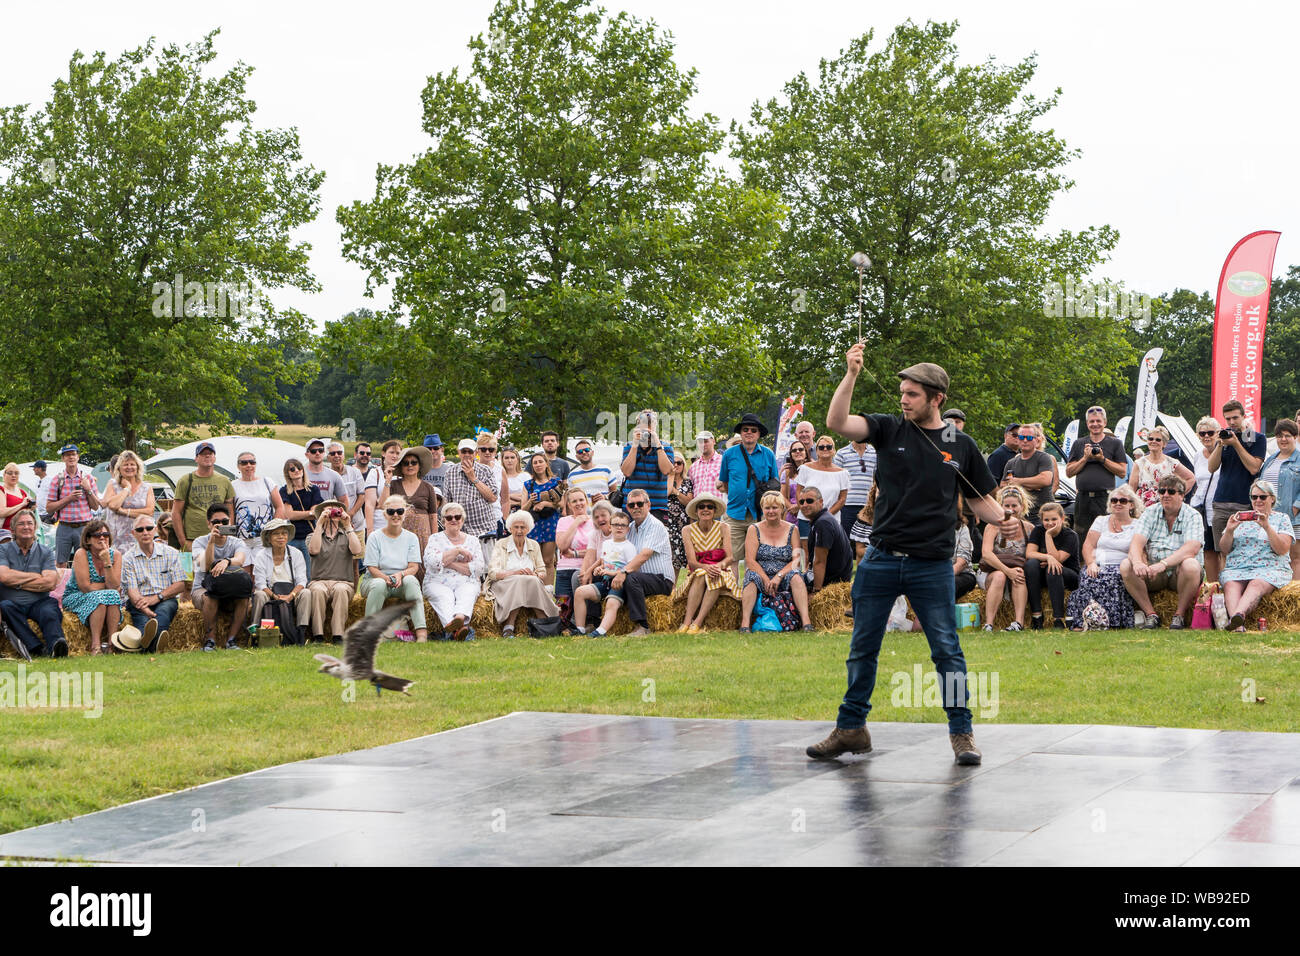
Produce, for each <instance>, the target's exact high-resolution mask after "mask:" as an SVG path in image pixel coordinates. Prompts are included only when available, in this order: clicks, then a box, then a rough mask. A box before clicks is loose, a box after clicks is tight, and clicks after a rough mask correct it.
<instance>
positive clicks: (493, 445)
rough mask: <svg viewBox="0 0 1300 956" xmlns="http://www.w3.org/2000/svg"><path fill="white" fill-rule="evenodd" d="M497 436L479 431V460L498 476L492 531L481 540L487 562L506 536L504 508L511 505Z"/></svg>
mask: <svg viewBox="0 0 1300 956" xmlns="http://www.w3.org/2000/svg"><path fill="white" fill-rule="evenodd" d="M497 446H498V443H497V436H496V435H495V434H493V433H492V432H489V431H481V432H479V433H478V457H477V459H476V460H477V462H478V463H479V464H480V465H484V466H485V467H487V468H488V469H489V470H490V471H491V472H492V474H493V476H494V477H495V478H496V483H497V484H496V488H497V499H496V501H494V502H492V521H493V526H492V531H491V532H490V533H488V534H485V535H483V536H482V537H481V538H480V539H479V540H480V541H482V542H483V561H484V563H485V564H487V563H491V561H492V552H493V551H494V550H495V549H496V544H497V542H498V541H500V540H501V539H502V538H504V537H505V536H506V522H505V517H506V514H505V511H504V510H503V508H502V504H503V503H504V504H505V505H506V507H509V500H508V498H509V496H508V494H507V488H506V470H505V468H503V467H502V465H501V462H500V461H498V460H497Z"/></svg>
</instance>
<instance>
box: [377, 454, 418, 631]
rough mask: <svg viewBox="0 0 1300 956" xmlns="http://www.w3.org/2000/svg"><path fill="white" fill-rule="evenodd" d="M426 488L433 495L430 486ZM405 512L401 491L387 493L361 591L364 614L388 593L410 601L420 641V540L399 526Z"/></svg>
mask: <svg viewBox="0 0 1300 956" xmlns="http://www.w3.org/2000/svg"><path fill="white" fill-rule="evenodd" d="M415 450H416V449H412V448H407V449H404V450H403V452H402V457H401V460H400V462H399V464H400V465H403V466H405V465H406V463H407V460H408V458H409V457H410V455H409V453H411V452H414V451H415ZM420 450H424V449H420ZM426 453H427V452H426ZM415 460H416V462H417V463H418V464H422V463H423V460H422V456H416V458H415ZM405 470H406V469H405V468H403V471H405ZM426 470H427V469H426ZM415 479H416V481H422V479H421V478H420V477H419V472H416V473H415ZM423 483H424V484H426V485H428V484H430V483H429V482H423ZM397 484H398V481H394V482H393V485H397ZM425 491H426V493H428V494H429V495H430V496H431V497H432V492H433V488H432V487H429V488H426V489H425ZM406 512H407V502H406V499H405V498H403V497H402V496H401V495H389V496H388V497H387V498H385V499H384V520H385V522H386V523H385V526H384V529H383V530H382V531H380V532H379V533H378V534H373V535H371V536H370V540H369V541H367V542H366V559H365V561H366V573H365V574H364V575H362V577H361V593H362V595H363V596H364V597H365V599H366V614H367V615H371V614H374V613H375V612H376V611H378V610H379V609H380V608H382V607H383V606H384V602H385V601H387V600H388V599H389V598H390V597H395V598H397V599H398V600H399V601H410V602H412V603H413V604H414V607H412V608H411V626H412V627H413V628H414V629H415V640H416V641H417V642H418V643H421V644H422V643H424V642H425V641H427V640H428V639H429V629H428V628H427V627H426V626H425V619H424V599H423V597H422V596H421V594H420V585H419V579H418V578H417V577H416V571H417V570H420V569H421V564H422V562H421V560H420V541H419V539H418V538H417V537H416V536H415V534H414V533H412V532H410V531H408V530H406V529H405V528H404V527H403V526H402V524H403V520H404V518H405V516H406Z"/></svg>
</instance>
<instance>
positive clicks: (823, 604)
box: [808, 581, 853, 631]
mask: <svg viewBox="0 0 1300 956" xmlns="http://www.w3.org/2000/svg"><path fill="white" fill-rule="evenodd" d="M852 606H853V582H852V581H837V582H836V583H835V584H828V585H826V587H824V588H822V589H821V590H820V591H818V592H817V593H816V594H814V595H813V596H812V597H811V598H809V599H808V623H810V624H811V625H812V626H813V627H815V628H816V629H817V630H819V631H843V630H846V629H851V628H852V627H853V622H852V621H851V620H850V619H849V618H847V617H845V616H844V612H845V611H847V610H849V608H851V607H852Z"/></svg>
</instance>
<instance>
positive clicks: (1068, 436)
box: [1061, 418, 1079, 461]
mask: <svg viewBox="0 0 1300 956" xmlns="http://www.w3.org/2000/svg"><path fill="white" fill-rule="evenodd" d="M1078 440H1079V419H1077V418H1076V419H1075V420H1074V421H1072V422H1070V424H1068V425H1066V426H1065V437H1064V438H1062V439H1061V452H1062V453H1063V454H1064V455H1065V460H1066V461H1069V460H1070V449H1071V448H1073V447H1074V443H1075V442H1076V441H1078Z"/></svg>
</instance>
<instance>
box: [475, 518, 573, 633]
mask: <svg viewBox="0 0 1300 956" xmlns="http://www.w3.org/2000/svg"><path fill="white" fill-rule="evenodd" d="M532 530H533V516H532V515H531V514H529V513H528V512H527V511H516V512H515V513H514V514H512V515H511V516H510V517H509V518H507V519H506V531H508V532H509V537H506V538H503V539H502V540H501V541H498V542H497V549H496V551H494V552H493V553H492V564H491V565H490V566H489V567H488V574H487V577H488V583H487V588H488V593H489V594H490V595H491V597H492V604H493V608H494V611H495V614H496V619H497V622H498V623H500V622H502V621H504V622H505V627H503V628H502V629H501V636H502V637H514V636H515V618H517V617H518V616H519V612H520V611H522V610H523V609H524V608H528V609H529V610H532V611H536V612H537V613H538V614H540V615H542V616H543V617H558V616H559V614H560V609H559V607H557V606H556V604H555V599H554V598H552V597H551V593H550V592H549V591H547V590H546V587H545V586H544V585H543V584H542V581H543V580H544V579H545V578H546V561H545V560H543V558H542V548H541V545H539V544H538V543H537V542H536V541H534V540H533V539H532V538H530V537H528V532H530V531H532Z"/></svg>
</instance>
